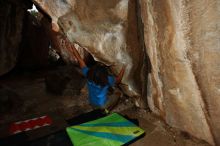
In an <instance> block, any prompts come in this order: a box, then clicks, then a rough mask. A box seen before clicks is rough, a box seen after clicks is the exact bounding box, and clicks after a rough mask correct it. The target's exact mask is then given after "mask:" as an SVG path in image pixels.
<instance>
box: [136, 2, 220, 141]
mask: <svg viewBox="0 0 220 146" xmlns="http://www.w3.org/2000/svg"><path fill="white" fill-rule="evenodd" d="M139 2H140V5H141V11H142V13H141V14H142V20H143V23H144V34H145V44H146V48H147V49H146V51H147V53H148V55H149V58H150V61H151V64H152V72H151V74H150V77H149V87H150V90H149V91H150V92H149V93H148V103H149V106H150V108H151V109H152V111H153V112H155V113H157V114H158V115H161V116H162V117H163V118H164V119H165V120H166V122H167V123H168V124H170V125H172V126H174V127H178V128H179V129H182V130H184V131H187V132H189V133H191V134H192V135H194V136H196V137H198V138H201V139H204V140H206V141H208V142H209V143H211V144H214V141H213V136H214V138H215V142H216V144H217V145H220V141H219V140H220V137H219V136H220V128H219V126H220V123H219V121H220V119H219V113H220V101H219V94H220V92H219V89H218V88H219V87H218V86H219V85H220V84H219V83H220V80H219V75H220V70H219V66H220V65H219V58H220V53H219V52H220V38H219V36H220V30H219V24H220V13H219V12H220V3H219V1H218V0H208V1H205V0H196V1H187V0H179V1H171V0H157V1H154V0H140V1H139Z"/></svg>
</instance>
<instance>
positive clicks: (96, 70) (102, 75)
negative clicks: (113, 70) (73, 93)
mask: <svg viewBox="0 0 220 146" xmlns="http://www.w3.org/2000/svg"><path fill="white" fill-rule="evenodd" d="M87 79H88V80H89V81H91V82H94V83H95V84H97V85H100V86H102V87H104V86H105V85H107V84H108V70H107V68H106V67H105V66H103V65H99V64H97V65H94V66H92V67H91V68H90V69H89V71H88V74H87Z"/></svg>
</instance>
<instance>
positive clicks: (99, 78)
mask: <svg viewBox="0 0 220 146" xmlns="http://www.w3.org/2000/svg"><path fill="white" fill-rule="evenodd" d="M64 45H65V46H66V47H68V49H69V50H70V51H71V52H72V53H73V55H74V56H75V58H76V59H77V60H78V62H79V66H80V68H81V69H82V73H83V75H84V76H85V77H86V78H87V86H88V91H89V102H90V104H91V105H92V106H93V107H95V108H101V109H108V110H111V109H110V108H112V106H113V104H115V102H116V100H118V99H119V97H115V96H121V95H122V94H119V92H118V93H116V94H115V96H110V97H109V96H108V97H107V94H108V90H109V88H110V87H112V86H114V85H115V84H118V83H120V82H121V80H122V77H123V75H124V72H125V68H126V66H125V65H123V67H122V69H121V71H120V73H119V74H118V75H117V76H116V77H115V76H112V75H109V73H108V71H107V68H106V67H105V66H104V65H94V66H92V67H91V68H88V67H87V66H86V64H85V62H84V60H83V59H82V58H81V56H80V55H79V53H78V51H77V50H76V48H75V47H74V46H73V45H70V43H68V42H67V41H64Z"/></svg>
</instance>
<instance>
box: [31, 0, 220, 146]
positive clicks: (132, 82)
mask: <svg viewBox="0 0 220 146" xmlns="http://www.w3.org/2000/svg"><path fill="white" fill-rule="evenodd" d="M34 1H35V3H36V4H37V5H38V6H39V7H41V8H42V9H43V10H44V11H45V12H46V13H47V14H49V15H50V16H51V18H52V21H53V23H54V24H56V25H57V26H58V27H59V28H60V31H62V32H64V34H65V35H66V36H67V37H68V39H69V40H70V41H71V42H75V43H77V44H79V45H80V46H82V47H85V48H86V49H87V51H88V52H90V53H91V54H92V55H93V57H94V58H95V59H96V60H98V61H101V62H103V63H105V64H107V65H115V66H113V67H112V68H113V70H114V71H115V72H118V71H119V70H120V68H121V66H122V64H127V65H128V66H127V70H126V75H125V77H124V79H123V82H124V83H126V84H127V85H128V86H125V87H124V89H125V92H126V93H127V94H128V95H131V96H136V95H138V96H140V95H143V93H144V91H145V90H146V88H147V91H148V95H147V100H148V101H147V102H145V103H148V105H149V107H150V109H151V110H152V111H153V112H154V113H156V114H158V115H160V116H161V117H163V118H164V120H165V121H166V122H167V123H168V124H170V125H171V126H174V127H177V128H179V129H181V130H183V131H187V132H189V133H190V134H192V135H194V136H196V137H198V138H201V139H204V140H206V141H208V142H209V143H211V144H213V145H214V143H216V144H217V145H220V142H219V139H220V138H219V136H220V124H219V121H220V119H219V113H220V101H219V94H220V92H219V90H220V89H219V85H220V79H219V73H220V69H219V66H220V65H219V57H220V53H219V52H220V50H219V49H220V38H219V36H220V32H219V24H220V23H219V20H220V19H219V15H220V12H219V10H220V8H219V7H220V4H219V3H220V1H219V0H194V1H189V0H178V1H174V0H139V1H138V2H139V4H140V10H141V13H140V15H141V18H142V22H143V24H144V43H145V46H146V49H145V50H144V52H143V50H142V47H143V46H142V45H140V44H141V43H139V41H140V40H141V39H140V36H139V35H138V32H139V29H138V28H137V20H138V18H137V15H138V14H137V9H136V8H137V7H136V6H137V5H136V1H133V0H111V1H110V0H80V1H76V0H62V1H60V0H47V1H44V0H34ZM139 26H140V29H141V25H139ZM63 50H65V49H63ZM64 52H65V51H64ZM68 53H69V52H68V50H66V53H64V54H67V55H68ZM145 53H147V54H148V56H149V60H150V63H151V70H149V71H150V74H149V76H148V82H147V81H146V80H145V79H146V77H147V75H148V73H147V71H146V68H145V64H146V58H147V56H145ZM146 82H147V83H148V85H146ZM144 98H146V97H143V98H142V102H140V103H143V101H144Z"/></svg>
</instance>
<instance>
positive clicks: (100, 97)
mask: <svg viewBox="0 0 220 146" xmlns="http://www.w3.org/2000/svg"><path fill="white" fill-rule="evenodd" d="M88 71H89V68H88V67H83V68H82V73H83V75H84V76H87V73H88ZM114 84H115V77H114V76H108V84H107V85H105V86H104V87H101V86H100V85H97V84H95V83H94V82H91V81H88V80H87V86H88V90H89V102H90V104H92V105H94V106H98V107H103V106H104V105H105V104H106V101H107V93H108V88H109V87H110V86H113V85H114Z"/></svg>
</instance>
